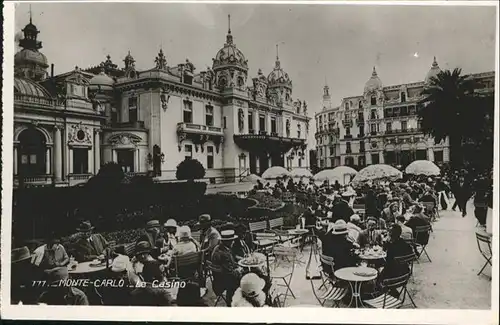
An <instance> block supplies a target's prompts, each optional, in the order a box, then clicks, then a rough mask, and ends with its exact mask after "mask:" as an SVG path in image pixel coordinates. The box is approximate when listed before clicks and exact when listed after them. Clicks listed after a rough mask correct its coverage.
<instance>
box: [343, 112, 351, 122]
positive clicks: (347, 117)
mask: <svg viewBox="0 0 500 325" xmlns="http://www.w3.org/2000/svg"><path fill="white" fill-rule="evenodd" d="M350 119H351V114H349V113H344V121H349V120H350Z"/></svg>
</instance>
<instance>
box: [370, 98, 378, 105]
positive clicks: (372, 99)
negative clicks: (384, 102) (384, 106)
mask: <svg viewBox="0 0 500 325" xmlns="http://www.w3.org/2000/svg"><path fill="white" fill-rule="evenodd" d="M370 104H371V105H377V97H375V96H372V97H371V99H370Z"/></svg>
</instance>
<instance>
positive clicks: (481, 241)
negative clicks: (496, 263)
mask: <svg viewBox="0 0 500 325" xmlns="http://www.w3.org/2000/svg"><path fill="white" fill-rule="evenodd" d="M476 241H477V247H478V248H479V252H480V253H481V255H483V257H484V258H485V260H486V262H485V263H484V265H483V267H482V268H481V270H480V271H479V273H478V274H477V275H481V273H483V271H484V269H485V268H486V266H487V265H488V264H489V265H490V266H491V259H492V257H493V252H492V250H491V237H490V236H489V235H486V234H480V233H478V232H476ZM483 246H486V247H483ZM484 248H486V249H484Z"/></svg>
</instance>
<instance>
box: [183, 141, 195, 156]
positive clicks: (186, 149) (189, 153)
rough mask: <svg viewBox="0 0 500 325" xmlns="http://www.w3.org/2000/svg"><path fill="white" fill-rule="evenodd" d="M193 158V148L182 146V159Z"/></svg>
mask: <svg viewBox="0 0 500 325" xmlns="http://www.w3.org/2000/svg"><path fill="white" fill-rule="evenodd" d="M191 158H193V146H192V145H190V144H186V145H185V146H184V159H191Z"/></svg>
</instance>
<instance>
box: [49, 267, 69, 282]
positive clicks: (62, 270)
mask: <svg viewBox="0 0 500 325" xmlns="http://www.w3.org/2000/svg"><path fill="white" fill-rule="evenodd" d="M47 275H48V281H47V282H48V283H51V284H52V283H57V282H59V281H62V280H66V279H68V278H69V273H68V268H67V267H66V266H62V267H56V268H54V269H52V270H50V271H49V272H48V274H47Z"/></svg>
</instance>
